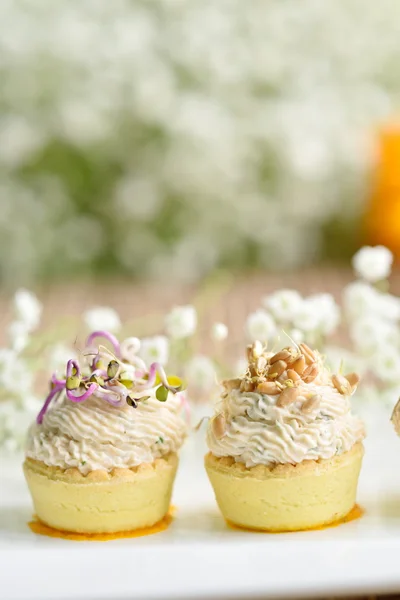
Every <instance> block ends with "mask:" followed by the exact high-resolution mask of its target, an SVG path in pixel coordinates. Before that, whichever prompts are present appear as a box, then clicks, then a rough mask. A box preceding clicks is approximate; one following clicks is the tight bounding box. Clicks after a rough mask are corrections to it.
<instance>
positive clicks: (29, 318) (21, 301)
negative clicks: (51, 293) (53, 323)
mask: <svg viewBox="0 0 400 600" xmlns="http://www.w3.org/2000/svg"><path fill="white" fill-rule="evenodd" d="M14 310H15V314H16V320H18V321H20V322H21V323H24V325H25V327H26V330H27V331H32V330H33V329H36V327H37V326H38V325H39V322H40V317H41V314H42V305H41V303H40V302H39V300H38V299H37V297H36V296H35V294H33V293H32V292H30V291H28V290H25V289H19V290H18V291H17V292H16V293H15V296H14Z"/></svg>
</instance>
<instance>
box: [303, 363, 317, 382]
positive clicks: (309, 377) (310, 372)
mask: <svg viewBox="0 0 400 600" xmlns="http://www.w3.org/2000/svg"><path fill="white" fill-rule="evenodd" d="M318 373H319V369H318V365H317V364H316V363H314V364H311V365H309V366H308V367H307V368H306V369H305V370H304V371H303V375H302V379H303V381H304V383H311V382H312V381H314V379H315V378H316V377H317V375H318Z"/></svg>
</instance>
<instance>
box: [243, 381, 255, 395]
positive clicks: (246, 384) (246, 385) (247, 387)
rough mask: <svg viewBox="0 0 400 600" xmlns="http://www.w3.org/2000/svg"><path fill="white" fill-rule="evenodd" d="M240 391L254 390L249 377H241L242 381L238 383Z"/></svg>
mask: <svg viewBox="0 0 400 600" xmlns="http://www.w3.org/2000/svg"><path fill="white" fill-rule="evenodd" d="M240 391H241V392H253V391H254V383H253V382H252V381H251V379H243V380H242V383H241V384H240Z"/></svg>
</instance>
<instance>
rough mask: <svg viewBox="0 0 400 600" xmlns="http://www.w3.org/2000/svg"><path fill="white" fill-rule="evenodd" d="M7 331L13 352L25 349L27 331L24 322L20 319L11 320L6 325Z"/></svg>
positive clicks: (27, 339)
mask: <svg viewBox="0 0 400 600" xmlns="http://www.w3.org/2000/svg"><path fill="white" fill-rule="evenodd" d="M7 333H8V338H9V340H10V345H11V348H12V349H13V350H15V352H17V353H20V352H22V351H23V350H25V348H26V346H27V345H28V343H29V332H28V330H27V327H26V325H25V323H23V322H22V321H13V322H12V323H10V325H9V326H8V330H7Z"/></svg>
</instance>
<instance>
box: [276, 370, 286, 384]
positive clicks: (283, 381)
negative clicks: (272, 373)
mask: <svg viewBox="0 0 400 600" xmlns="http://www.w3.org/2000/svg"><path fill="white" fill-rule="evenodd" d="M287 380H288V374H287V371H286V369H285V370H284V371H283V373H281V374H280V375H279V377H278V381H280V382H281V383H285V382H286V381H287Z"/></svg>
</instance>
